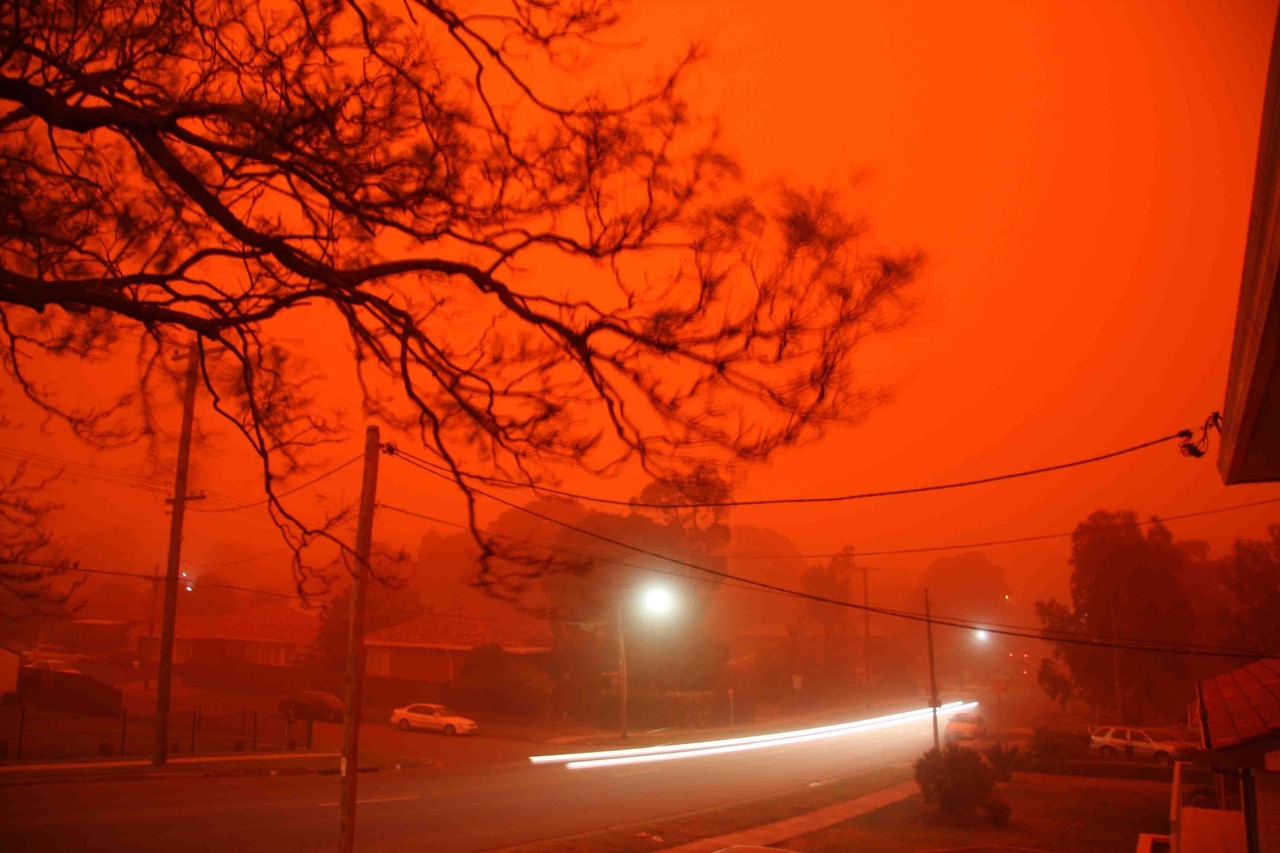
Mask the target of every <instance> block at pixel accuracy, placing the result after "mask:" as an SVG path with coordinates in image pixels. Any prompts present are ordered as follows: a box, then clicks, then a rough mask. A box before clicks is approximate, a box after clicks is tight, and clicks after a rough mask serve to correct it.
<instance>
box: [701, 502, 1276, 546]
mask: <svg viewBox="0 0 1280 853" xmlns="http://www.w3.org/2000/svg"><path fill="white" fill-rule="evenodd" d="M1275 503H1280V498H1267V499H1265V500H1260V501H1249V502H1248V503H1242V504H1232V505H1230V506H1222V507H1215V508H1213V509H1202V510H1198V511H1196V512H1184V513H1179V514H1177V515H1166V516H1156V517H1155V518H1149V519H1147V520H1145V521H1138V522H1135V524H1136V525H1137V526H1139V527H1150V526H1152V525H1156V524H1163V523H1165V522H1166V521H1181V520H1183V519H1187V518H1199V517H1200V516H1204V515H1216V514H1218V513H1223V512H1233V511H1234V510H1237V509H1248V508H1249V507H1254V506H1265V505H1267V504H1275ZM1114 526H1119V525H1094V526H1092V527H1090V529H1091V530H1093V529H1098V528H1103V529H1105V528H1106V527H1114ZM1075 535H1076V532H1075V531H1074V530H1068V531H1066V532H1063V533H1039V534H1035V535H1033V536H1018V537H1015V538H1013V539H989V540H987V541H985V542H965V543H961V544H957V545H926V546H921V547H919V548H896V549H887V550H881V551H859V552H858V556H859V557H890V556H899V555H903V554H928V553H933V552H936V551H960V550H965V549H968V548H992V547H995V546H997V545H1017V544H1020V543H1023V542H1043V541H1045V540H1048V539H1068V538H1070V537H1072V536H1075ZM718 556H721V557H727V558H730V559H735V560H767V559H788V560H797V559H798V560H813V559H819V558H824V557H838V556H840V554H839V552H835V553H827V554H783V555H773V554H719V555H718Z"/></svg>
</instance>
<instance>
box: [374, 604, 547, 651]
mask: <svg viewBox="0 0 1280 853" xmlns="http://www.w3.org/2000/svg"><path fill="white" fill-rule="evenodd" d="M488 643H497V644H498V645H500V646H501V647H502V648H503V649H505V650H506V651H509V652H544V651H548V650H550V648H551V627H550V625H548V623H547V622H545V621H543V620H540V619H531V618H528V617H522V616H519V615H516V614H513V615H512V618H511V619H510V620H506V619H485V618H482V617H478V616H467V615H463V614H457V613H428V614H426V615H425V616H419V617H418V618H417V619H411V620H409V621H408V622H402V623H400V624H399V625H392V626H391V627H390V628H383V629H382V630H381V631H374V632H373V633H371V634H368V635H367V636H366V637H365V644H366V645H369V646H397V647H405V648H423V649H473V648H475V647H476V646H483V645H486V644H488Z"/></svg>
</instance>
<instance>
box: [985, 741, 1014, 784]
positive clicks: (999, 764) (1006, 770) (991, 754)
mask: <svg viewBox="0 0 1280 853" xmlns="http://www.w3.org/2000/svg"><path fill="white" fill-rule="evenodd" d="M984 755H986V757H987V761H988V762H989V763H990V764H991V769H992V770H994V771H995V774H996V781H997V782H1008V781H1010V780H1011V779H1013V762H1015V761H1017V760H1018V748H1017V747H1016V746H1003V745H1001V744H998V743H997V744H995V745H994V746H992V747H991V748H990V749H988V750H987V751H986V752H985V753H984Z"/></svg>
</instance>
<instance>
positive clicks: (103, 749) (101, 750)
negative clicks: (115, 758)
mask: <svg viewBox="0 0 1280 853" xmlns="http://www.w3.org/2000/svg"><path fill="white" fill-rule="evenodd" d="M114 754H115V748H114V747H113V746H112V745H111V744H109V743H107V742H106V741H103V742H102V743H100V744H98V755H101V756H103V757H104V758H105V757H106V756H109V755H114Z"/></svg>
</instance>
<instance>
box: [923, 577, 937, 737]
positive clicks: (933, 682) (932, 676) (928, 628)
mask: <svg viewBox="0 0 1280 853" xmlns="http://www.w3.org/2000/svg"><path fill="white" fill-rule="evenodd" d="M924 630H925V636H927V637H928V638H929V707H930V708H932V709H933V748H934V749H938V748H939V747H938V677H937V675H936V673H935V672H934V669H933V616H932V615H931V614H930V612H929V590H928V589H926V590H925V591H924Z"/></svg>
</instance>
